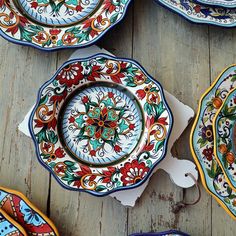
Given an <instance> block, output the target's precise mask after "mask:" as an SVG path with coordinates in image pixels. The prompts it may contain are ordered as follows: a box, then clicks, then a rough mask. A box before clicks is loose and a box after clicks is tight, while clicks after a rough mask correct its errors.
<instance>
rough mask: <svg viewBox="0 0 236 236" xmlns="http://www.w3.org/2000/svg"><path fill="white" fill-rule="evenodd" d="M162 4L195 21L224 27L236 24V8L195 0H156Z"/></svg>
mask: <svg viewBox="0 0 236 236" xmlns="http://www.w3.org/2000/svg"><path fill="white" fill-rule="evenodd" d="M155 1H156V2H157V3H159V4H160V5H162V6H164V7H166V8H168V9H170V10H171V11H173V12H175V13H178V14H179V15H180V16H182V17H184V18H185V19H187V20H189V21H190V22H194V23H202V24H212V25H217V26H222V27H235V26H236V9H226V8H222V7H213V6H212V7H211V6H206V5H201V4H199V3H196V2H195V1H194V0H184V1H183V0H155Z"/></svg>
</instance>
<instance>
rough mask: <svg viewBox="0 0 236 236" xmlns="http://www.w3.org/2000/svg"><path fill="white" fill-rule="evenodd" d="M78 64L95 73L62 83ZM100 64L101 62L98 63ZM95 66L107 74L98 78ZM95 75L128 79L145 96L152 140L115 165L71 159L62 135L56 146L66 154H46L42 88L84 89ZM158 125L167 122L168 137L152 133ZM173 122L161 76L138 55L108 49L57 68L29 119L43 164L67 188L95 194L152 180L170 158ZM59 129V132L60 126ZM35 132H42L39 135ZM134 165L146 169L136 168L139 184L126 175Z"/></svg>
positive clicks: (117, 80) (120, 80)
mask: <svg viewBox="0 0 236 236" xmlns="http://www.w3.org/2000/svg"><path fill="white" fill-rule="evenodd" d="M73 63H74V64H75V63H79V64H80V65H82V66H83V70H82V71H83V72H82V71H81V73H85V72H86V71H85V67H84V66H85V65H87V66H86V69H88V70H90V72H86V76H84V74H83V76H82V80H81V81H77V82H76V81H75V80H74V82H75V84H76V85H72V84H73V83H72V84H71V83H70V82H71V81H70V82H69V84H70V85H72V86H71V87H68V86H67V85H65V84H64V85H62V84H61V83H64V82H65V81H64V82H62V80H60V78H61V76H60V75H61V73H62V72H63V69H64V68H65V67H67V66H68V65H74V64H73ZM99 63H100V64H99ZM94 65H95V67H93V66H94ZM93 68H96V72H98V71H97V70H101V71H100V72H99V73H100V74H103V76H98V77H97V78H96V76H97V73H95V74H94V75H95V77H93V76H92V77H89V76H90V75H91V73H92V72H93V71H94V69H93ZM98 68H100V69H98ZM104 71H107V72H106V73H105V74H106V75H105V76H104V73H103V72H104ZM108 71H109V72H108ZM99 73H98V74H99ZM91 80H92V81H94V80H95V81H98V82H99V81H100V82H104V80H105V81H106V82H107V81H110V82H112V83H114V84H122V85H123V86H125V87H126V89H128V90H129V92H131V93H132V94H133V95H134V96H136V97H137V95H138V96H139V102H140V103H141V105H142V106H143V104H144V105H145V104H146V105H145V109H144V110H145V114H146V115H145V121H148V123H147V122H145V123H146V126H147V127H149V128H145V130H147V131H146V134H145V135H146V136H145V135H144V136H145V137H147V140H149V142H148V143H147V142H146V140H145V142H144V141H143V144H145V145H144V146H141V145H138V147H137V149H135V150H134V152H132V155H131V154H130V156H129V157H128V158H127V159H125V160H123V161H122V162H120V163H118V164H117V165H113V166H110V168H108V167H103V168H101V167H98V168H97V167H89V166H88V165H84V164H82V163H80V162H78V161H75V160H74V159H72V158H71V156H70V155H69V154H68V153H67V151H66V150H64V149H63V146H62V145H61V143H60V139H58V138H57V140H56V143H55V146H53V148H54V149H55V148H57V149H58V148H59V149H60V150H63V151H62V152H60V154H62V155H61V156H60V157H59V158H58V157H56V158H55V155H53V157H54V158H55V159H52V158H48V157H49V156H46V157H45V156H44V155H43V153H42V151H40V145H42V143H43V142H45V141H42V140H41V139H39V138H38V137H39V136H38V134H40V132H41V130H40V129H39V128H37V127H35V125H36V123H37V124H38V121H37V119H36V116H35V114H36V111H37V114H38V111H39V110H38V108H40V106H39V103H40V100H41V98H42V96H41V95H42V93H43V95H46V93H45V91H50V93H51V95H53V94H54V92H53V89H52V88H51V87H50V86H52V84H53V83H54V84H55V85H56V86H58V88H59V87H60V86H61V87H63V86H64V88H66V89H69V90H68V91H70V89H71V90H75V89H77V88H79V87H80V84H81V83H83V85H84V82H86V83H91ZM56 81H57V82H56ZM49 85H50V86H49ZM70 85H69V86H70ZM147 85H148V86H150V87H153V88H157V89H158V92H155V91H151V90H150V92H151V93H152V95H153V94H156V95H157V93H158V97H159V98H160V100H158V102H157V100H156V101H153V102H150V101H149V102H148V99H149V95H150V94H149V92H148V91H147V93H145V92H144V88H145V87H147ZM66 86H67V87H66ZM58 91H59V90H58ZM61 91H62V90H61ZM64 91H65V90H64ZM68 91H67V92H68ZM71 92H72V91H71ZM61 95H62V94H61ZM44 97H45V96H44ZM54 98H55V97H54ZM57 99H59V100H60V101H62V100H64V97H63V95H62V96H60V94H58V97H57ZM59 100H58V101H59ZM41 101H42V100H41ZM160 101H162V102H160ZM59 103H60V102H59ZM59 103H58V104H59ZM48 104H49V103H48ZM158 105H160V106H163V108H164V110H163V111H162V109H161V111H162V112H163V113H160V114H158V113H155V111H154V110H152V109H154V108H153V107H156V106H158ZM50 109H52V108H50ZM59 110H60V106H58V112H59ZM148 112H150V113H148ZM50 114H51V112H50ZM147 114H148V115H147ZM155 114H157V115H160V116H159V117H158V120H155V119H156V118H157V116H155ZM164 116H165V117H164ZM162 118H163V119H162ZM147 119H148V120H147ZM160 122H162V123H163V124H161V123H160ZM156 125H158V126H159V127H161V126H163V127H165V128H164V129H166V131H165V136H163V139H162V140H161V141H158V140H156V138H155V136H154V133H152V132H151V131H154V130H153V129H155V128H154V127H156ZM172 125H173V117H172V113H171V111H170V109H169V107H168V105H167V104H166V101H165V98H164V94H163V90H162V87H161V85H160V84H159V83H158V82H157V81H155V80H154V79H153V78H152V77H151V76H150V75H149V74H147V72H146V71H145V70H144V68H143V67H142V66H141V65H140V64H138V63H137V62H135V61H134V60H130V59H125V58H116V57H112V56H108V55H106V54H96V55H94V56H92V57H88V58H82V59H74V60H69V61H67V62H66V63H65V64H64V65H63V66H62V67H61V68H60V69H59V70H58V71H57V72H56V74H55V75H54V76H53V77H52V78H51V79H50V80H49V81H48V82H46V83H45V84H44V85H43V86H42V87H41V88H40V90H39V94H38V100H37V104H36V106H35V108H34V110H33V112H32V114H31V116H30V119H29V130H30V132H31V136H32V138H33V140H34V143H35V147H36V153H37V157H38V159H39V161H40V163H41V164H43V166H45V167H46V168H47V169H48V170H49V171H50V172H51V173H52V174H53V176H54V177H55V178H56V180H57V181H58V182H59V183H60V184H61V185H62V186H63V187H64V188H66V189H70V190H74V191H85V192H88V193H91V194H93V195H95V196H105V195H108V194H110V193H113V192H115V191H120V190H125V189H131V188H135V187H138V186H140V185H141V184H142V183H144V181H146V180H147V179H148V177H149V175H150V174H151V172H152V171H153V169H154V168H155V167H156V165H157V164H158V163H159V162H160V161H161V160H162V159H163V158H164V156H165V154H166V147H167V142H168V139H169V135H170V133H171V129H172ZM50 127H51V126H50ZM54 132H55V134H56V136H57V131H56V128H55V131H54ZM155 132H156V131H155ZM35 135H37V138H36V136H35ZM42 137H45V135H43V136H42ZM51 137H52V136H51ZM53 137H55V135H53ZM37 140H38V141H39V143H38V141H37ZM52 142H53V140H51V141H50V143H52ZM44 154H45V153H44ZM134 154H135V155H134ZM137 155H138V161H137ZM42 156H44V158H45V159H43V158H42ZM59 165H60V166H59ZM68 165H69V166H68ZM58 167H64V169H63V168H62V169H61V168H60V170H61V171H62V172H58ZM130 168H137V169H139V170H141V171H138V172H136V174H137V173H139V174H137V175H135V177H138V176H139V177H141V179H139V182H137V183H136V182H132V181H131V182H130V183H127V182H126V181H124V179H125V177H127V176H126V174H128V173H129V170H131V169H130ZM121 172H122V173H121ZM140 173H142V174H140ZM121 178H122V180H121ZM131 179H132V178H131ZM129 180H130V179H129Z"/></svg>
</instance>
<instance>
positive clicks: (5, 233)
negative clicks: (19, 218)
mask: <svg viewBox="0 0 236 236" xmlns="http://www.w3.org/2000/svg"><path fill="white" fill-rule="evenodd" d="M0 236H27V233H26V232H25V230H24V229H23V228H22V227H21V226H20V225H19V224H18V223H17V222H16V221H14V220H13V219H12V218H11V217H10V216H8V215H7V214H6V212H5V211H3V210H2V209H0Z"/></svg>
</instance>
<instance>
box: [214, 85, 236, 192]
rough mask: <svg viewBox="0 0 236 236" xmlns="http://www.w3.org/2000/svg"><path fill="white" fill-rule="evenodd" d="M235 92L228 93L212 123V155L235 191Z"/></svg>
mask: <svg viewBox="0 0 236 236" xmlns="http://www.w3.org/2000/svg"><path fill="white" fill-rule="evenodd" d="M235 122H236V90H235V89H234V90H233V91H232V92H230V93H229V95H228V96H227V98H226V99H225V102H224V104H223V105H222V106H221V108H220V109H219V111H218V112H217V114H216V116H215V119H214V123H213V127H214V129H213V131H214V137H215V139H214V141H215V143H214V153H215V156H216V159H217V160H218V162H219V164H220V166H221V168H222V170H223V172H224V174H225V176H226V179H227V181H228V183H229V184H230V186H231V187H232V188H233V189H234V190H235V191H236V159H235V144H236V140H235V137H236V136H235V131H236V126H235Z"/></svg>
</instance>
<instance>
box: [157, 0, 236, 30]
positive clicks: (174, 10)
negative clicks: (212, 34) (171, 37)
mask: <svg viewBox="0 0 236 236" xmlns="http://www.w3.org/2000/svg"><path fill="white" fill-rule="evenodd" d="M164 1H165V0H154V2H155V3H156V4H158V5H160V6H161V7H163V8H164V9H167V10H168V11H171V12H172V13H174V14H175V15H179V16H180V17H181V18H183V19H185V20H186V21H188V22H189V23H191V24H196V25H214V26H217V27H223V28H226V29H230V28H234V27H236V22H235V23H231V24H227V25H223V24H220V23H218V22H214V21H207V22H205V21H202V20H198V19H196V18H192V17H190V16H189V15H187V14H184V13H183V12H181V11H179V10H178V9H177V8H175V7H172V6H170V5H169V4H165V3H164ZM198 5H201V6H205V5H203V4H198ZM209 8H212V7H209V6H208V9H209Z"/></svg>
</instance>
